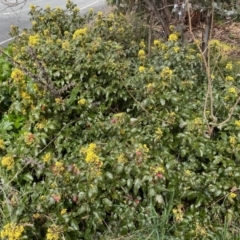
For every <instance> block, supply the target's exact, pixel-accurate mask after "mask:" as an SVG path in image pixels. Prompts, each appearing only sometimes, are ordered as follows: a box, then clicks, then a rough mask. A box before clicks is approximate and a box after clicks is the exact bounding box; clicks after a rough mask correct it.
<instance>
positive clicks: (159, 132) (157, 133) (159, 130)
mask: <svg viewBox="0 0 240 240" xmlns="http://www.w3.org/2000/svg"><path fill="white" fill-rule="evenodd" d="M155 134H156V139H157V140H159V139H161V138H162V136H163V131H162V129H161V128H160V127H158V128H157V130H156V131H155Z"/></svg>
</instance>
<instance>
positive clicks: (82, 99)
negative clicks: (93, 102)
mask: <svg viewBox="0 0 240 240" xmlns="http://www.w3.org/2000/svg"><path fill="white" fill-rule="evenodd" d="M86 103H87V100H86V99H85V98H81V99H80V100H79V101H78V105H80V106H84V105H85V104H86Z"/></svg>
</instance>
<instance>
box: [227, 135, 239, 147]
mask: <svg viewBox="0 0 240 240" xmlns="http://www.w3.org/2000/svg"><path fill="white" fill-rule="evenodd" d="M229 143H230V144H231V145H232V146H233V145H236V143H237V140H236V137H233V136H231V137H229Z"/></svg>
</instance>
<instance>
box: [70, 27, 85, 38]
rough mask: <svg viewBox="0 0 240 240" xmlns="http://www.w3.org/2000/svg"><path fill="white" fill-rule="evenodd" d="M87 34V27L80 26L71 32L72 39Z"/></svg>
mask: <svg viewBox="0 0 240 240" xmlns="http://www.w3.org/2000/svg"><path fill="white" fill-rule="evenodd" d="M86 34H87V28H86V27H85V28H80V29H78V30H76V31H75V32H74V34H73V39H76V38H77V37H79V36H83V35H86Z"/></svg>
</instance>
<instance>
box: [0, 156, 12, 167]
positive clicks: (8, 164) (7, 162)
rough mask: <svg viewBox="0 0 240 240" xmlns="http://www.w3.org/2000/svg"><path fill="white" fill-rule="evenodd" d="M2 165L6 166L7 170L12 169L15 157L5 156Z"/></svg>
mask: <svg viewBox="0 0 240 240" xmlns="http://www.w3.org/2000/svg"><path fill="white" fill-rule="evenodd" d="M2 166H3V167H6V168H7V170H11V169H12V168H13V166H14V159H13V157H11V156H5V157H3V158H2Z"/></svg>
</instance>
